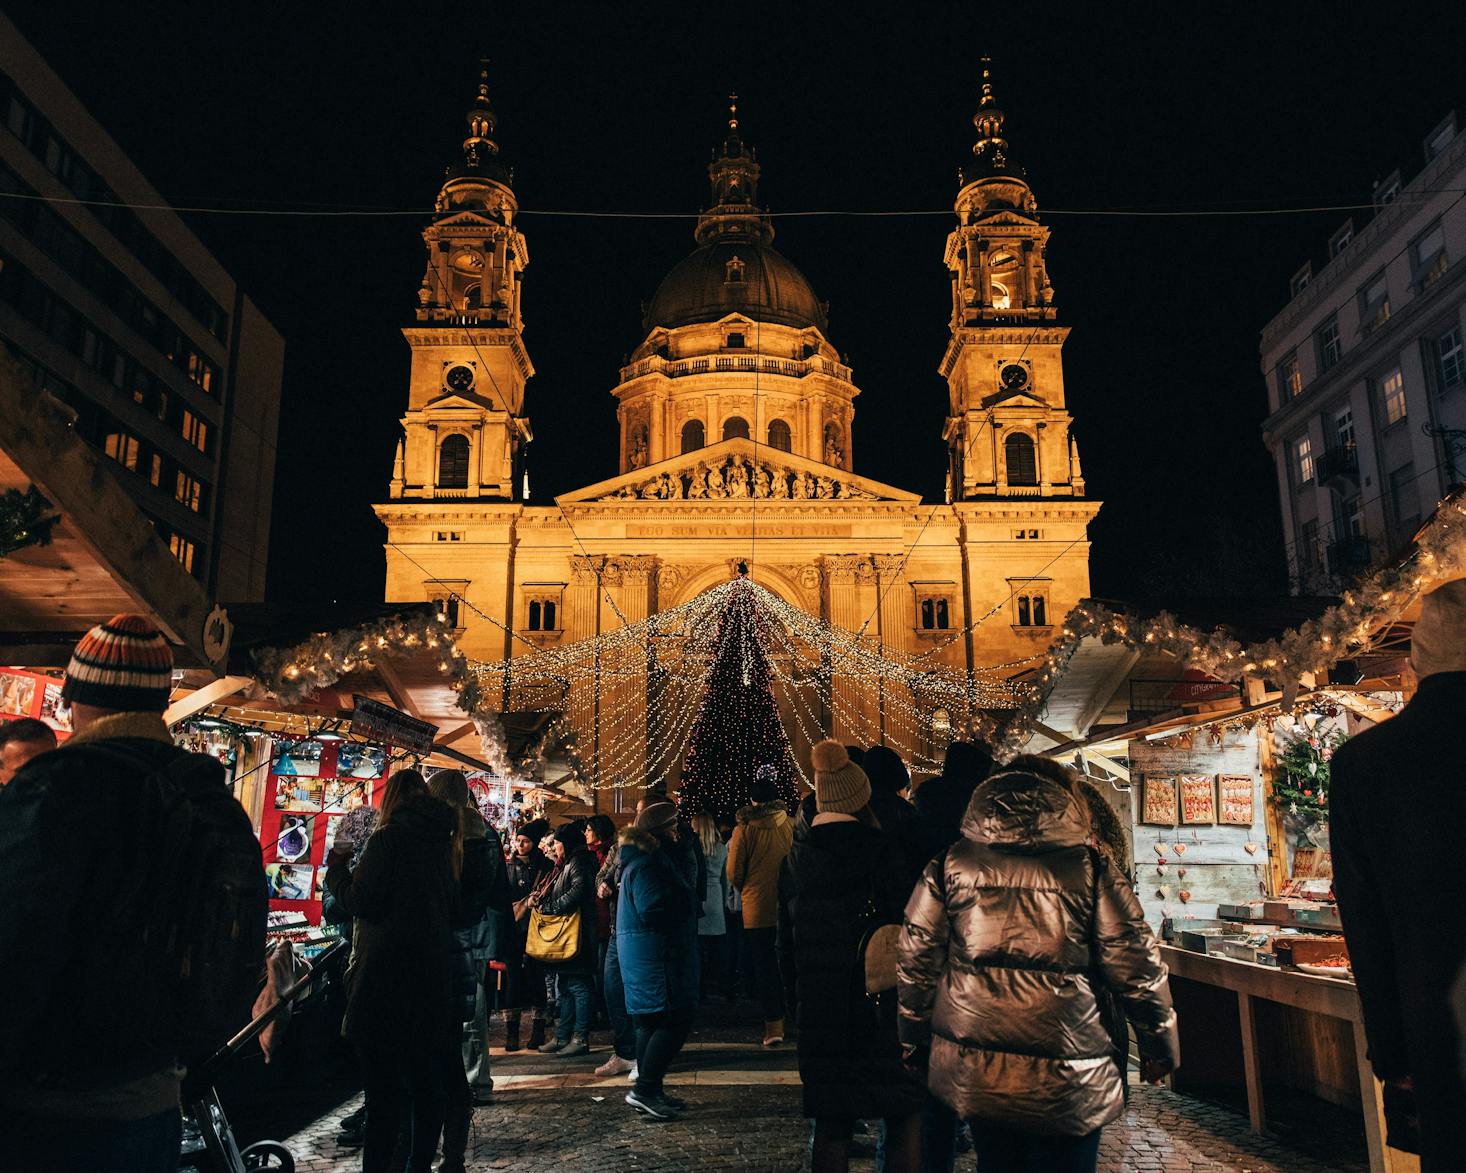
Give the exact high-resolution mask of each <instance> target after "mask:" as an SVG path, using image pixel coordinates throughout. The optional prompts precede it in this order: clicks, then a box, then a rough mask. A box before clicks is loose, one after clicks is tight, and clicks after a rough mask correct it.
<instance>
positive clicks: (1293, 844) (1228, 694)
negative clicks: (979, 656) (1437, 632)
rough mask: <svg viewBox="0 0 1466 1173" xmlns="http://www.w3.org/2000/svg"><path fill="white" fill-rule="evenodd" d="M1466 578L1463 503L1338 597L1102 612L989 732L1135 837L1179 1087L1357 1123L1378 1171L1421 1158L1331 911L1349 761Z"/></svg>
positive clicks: (1081, 612)
mask: <svg viewBox="0 0 1466 1173" xmlns="http://www.w3.org/2000/svg"><path fill="white" fill-rule="evenodd" d="M1463 574H1466V503H1463V499H1462V497H1461V496H1460V495H1459V494H1457V495H1455V496H1452V497H1450V498H1447V499H1446V500H1445V501H1444V502H1442V504H1441V505H1440V507H1439V508H1438V509H1437V511H1436V513H1435V515H1434V516H1433V517H1432V518H1431V520H1430V521H1429V522H1427V523H1426V525H1425V526H1424V527H1423V528H1422V529H1421V530H1420V532H1419V533H1418V534H1417V535H1416V537H1415V541H1414V542H1413V544H1412V545H1411V547H1410V549H1409V550H1407V551H1406V552H1405V553H1404V554H1403V555H1402V556H1401V557H1400V558H1399V559H1398V560H1396V561H1395V562H1393V563H1392V564H1391V565H1389V566H1386V567H1384V568H1382V569H1380V570H1377V571H1375V572H1373V573H1372V574H1370V575H1369V576H1367V577H1366V578H1364V579H1363V580H1361V581H1360V582H1358V583H1357V584H1355V585H1354V586H1353V587H1352V588H1351V589H1350V590H1349V591H1348V592H1347V593H1345V594H1344V595H1343V596H1342V597H1341V598H1339V599H1337V600H1327V599H1318V600H1309V599H1298V598H1294V599H1289V600H1283V601H1277V602H1272V603H1268V604H1256V603H1253V604H1237V603H1227V604H1212V605H1199V604H1197V603H1196V602H1195V601H1192V602H1191V603H1190V604H1189V608H1190V610H1189V611H1188V610H1187V609H1186V608H1176V609H1173V610H1170V611H1156V610H1154V609H1145V608H1136V607H1128V608H1127V607H1122V606H1120V605H1117V604H1112V603H1104V602H1100V601H1095V600H1086V601H1085V602H1083V603H1081V604H1080V605H1079V606H1078V607H1077V608H1076V609H1075V611H1074V612H1073V613H1072V614H1071V615H1070V616H1068V617H1067V619H1066V620H1065V623H1064V625H1063V627H1062V628H1061V631H1060V640H1059V641H1058V642H1057V643H1056V644H1055V645H1054V647H1053V648H1051V649H1050V651H1049V653H1048V655H1047V656H1046V657H1045V659H1044V661H1043V662H1042V663H1041V664H1040V665H1039V666H1038V667H1037V668H1036V670H1035V671H1034V673H1033V676H1032V680H1033V683H1034V685H1035V689H1036V697H1035V699H1034V700H1033V701H1031V702H1030V703H1029V704H1028V705H1027V706H1026V707H1024V708H1022V709H1020V711H1019V712H1018V713H1017V714H1016V715H1014V717H1013V718H1011V719H1010V720H1008V721H1006V722H1005V723H1003V724H1002V725H998V726H995V727H993V729H992V732H993V733H994V734H995V735H996V736H997V737H998V738H999V739H1000V740H1001V741H1002V742H1003V743H1004V744H1005V745H1006V746H1007V747H1008V748H1010V749H1013V748H1017V747H1019V746H1022V747H1024V748H1025V749H1027V750H1028V751H1029V752H1040V753H1044V754H1046V755H1049V756H1053V757H1056V758H1059V759H1062V760H1064V761H1066V762H1070V763H1072V764H1073V765H1074V766H1075V767H1076V768H1078V769H1079V770H1080V771H1081V772H1082V773H1084V774H1086V775H1087V776H1088V777H1089V778H1090V779H1091V781H1093V782H1094V783H1095V784H1096V785H1098V786H1099V787H1100V789H1101V790H1102V791H1103V792H1104V793H1105V794H1106V796H1107V797H1108V798H1109V799H1110V801H1111V803H1112V805H1113V806H1114V807H1115V810H1116V813H1117V815H1118V816H1119V817H1120V819H1121V822H1122V823H1123V824H1124V825H1125V826H1126V827H1127V828H1129V830H1130V846H1131V848H1132V851H1131V856H1132V860H1133V862H1132V865H1131V867H1132V873H1131V874H1132V879H1133V880H1134V882H1135V888H1136V893H1137V895H1138V896H1139V898H1140V900H1141V903H1142V905H1143V907H1144V908H1145V910H1146V913H1147V917H1148V919H1149V920H1150V921H1151V922H1152V924H1153V925H1155V927H1156V928H1157V930H1158V931H1159V932H1160V933H1161V934H1162V936H1163V938H1164V940H1165V944H1164V946H1163V953H1164V956H1165V959H1166V961H1167V964H1168V965H1169V967H1170V969H1171V974H1172V982H1171V987H1172V994H1173V997H1174V998H1175V1001H1176V1005H1177V1010H1178V1017H1179V1020H1180V1023H1181V1031H1182V1035H1183V1039H1182V1052H1183V1054H1184V1055H1185V1063H1184V1066H1183V1068H1182V1069H1181V1070H1180V1071H1179V1072H1178V1073H1177V1075H1176V1076H1175V1078H1174V1086H1175V1087H1176V1089H1177V1090H1180V1091H1187V1092H1193V1093H1196V1094H1206V1095H1219V1096H1222V1097H1224V1098H1227V1097H1234V1096H1235V1097H1240V1098H1241V1099H1243V1100H1245V1103H1246V1105H1247V1109H1248V1113H1249V1117H1250V1120H1251V1123H1252V1126H1253V1128H1254V1130H1256V1131H1259V1132H1261V1131H1263V1130H1264V1129H1265V1128H1266V1127H1267V1126H1268V1123H1269V1119H1270V1115H1269V1113H1270V1110H1277V1109H1276V1105H1278V1104H1284V1103H1286V1102H1287V1096H1286V1095H1285V1096H1282V1097H1279V1095H1278V1093H1279V1092H1280V1091H1283V1092H1286V1093H1289V1094H1296V1093H1299V1092H1302V1093H1307V1094H1311V1095H1314V1096H1318V1097H1320V1098H1322V1099H1325V1100H1328V1101H1330V1102H1332V1103H1334V1104H1336V1105H1339V1106H1340V1107H1342V1108H1345V1109H1347V1110H1352V1111H1357V1112H1358V1113H1359V1114H1360V1116H1361V1119H1362V1127H1363V1132H1364V1138H1365V1143H1366V1147H1367V1151H1368V1156H1369V1164H1370V1168H1371V1169H1372V1170H1382V1169H1409V1168H1414V1167H1416V1166H1415V1165H1414V1164H1413V1161H1414V1158H1411V1157H1409V1156H1407V1155H1406V1154H1403V1153H1399V1152H1397V1151H1396V1150H1393V1149H1388V1148H1386V1146H1385V1144H1384V1131H1383V1113H1382V1107H1381V1099H1380V1089H1379V1085H1378V1083H1377V1082H1376V1081H1375V1079H1374V1077H1373V1073H1372V1071H1371V1069H1370V1066H1369V1063H1368V1060H1367V1058H1366V1054H1365V1042H1364V1035H1363V1028H1362V1017H1361V1012H1360V1006H1359V998H1358V995H1357V993H1356V992H1355V989H1354V987H1353V983H1352V974H1351V970H1350V965H1349V951H1348V943H1347V942H1346V940H1345V939H1344V936H1343V934H1342V931H1341V925H1340V920H1339V916H1338V910H1337V906H1336V904H1335V902H1334V897H1333V888H1332V866H1331V861H1330V856H1329V836H1328V811H1329V786H1330V765H1331V760H1332V758H1333V755H1334V752H1335V751H1336V750H1337V748H1338V747H1339V746H1340V745H1341V744H1343V742H1344V741H1345V740H1347V739H1348V738H1349V737H1351V736H1354V735H1356V734H1357V733H1359V732H1360V731H1362V730H1363V729H1366V728H1369V727H1370V726H1372V725H1375V724H1378V723H1380V722H1382V721H1387V720H1389V719H1390V718H1391V717H1392V716H1393V715H1394V714H1395V713H1396V712H1398V711H1399V710H1400V709H1401V708H1402V707H1403V705H1404V704H1405V702H1406V701H1407V700H1408V698H1409V696H1410V695H1411V693H1412V692H1413V689H1414V685H1415V680H1414V676H1413V674H1412V673H1411V671H1410V668H1409V658H1408V652H1409V639H1410V628H1411V625H1412V623H1413V621H1414V618H1415V616H1416V614H1418V606H1419V599H1420V597H1421V596H1422V594H1424V593H1426V592H1428V591H1429V590H1431V589H1432V588H1433V587H1434V586H1435V585H1437V584H1439V583H1441V582H1444V581H1447V580H1450V579H1453V578H1458V577H1462V576H1463ZM1224 612H1225V613H1224Z"/></svg>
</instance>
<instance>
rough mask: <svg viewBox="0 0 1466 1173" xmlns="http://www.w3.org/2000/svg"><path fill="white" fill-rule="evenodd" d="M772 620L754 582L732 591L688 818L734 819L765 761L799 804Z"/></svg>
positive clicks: (681, 794)
mask: <svg viewBox="0 0 1466 1173" xmlns="http://www.w3.org/2000/svg"><path fill="white" fill-rule="evenodd" d="M739 585H740V586H742V585H743V584H742V583H740V584H739ZM767 622H768V620H767V618H766V617H765V616H763V615H762V614H760V613H759V611H758V609H757V607H756V606H755V601H754V597H753V584H752V583H747V589H741V590H735V591H734V592H733V594H732V597H731V598H730V599H729V600H728V604H727V606H726V607H724V609H723V614H722V615H721V616H720V617H719V620H718V638H717V642H716V644H715V645H714V649H713V665H712V668H711V669H710V671H709V672H708V676H707V683H706V684H705V685H704V688H703V694H702V699H701V701H700V703H699V705H698V710H697V716H696V718H695V719H694V721H693V725H692V734H691V737H690V738H689V741H688V747H687V759H686V762H685V764H684V765H683V769H682V784H681V786H680V787H679V788H678V791H677V804H678V808H679V810H680V812H681V814H682V815H683V817H684V818H689V819H690V818H691V817H692V816H693V815H696V814H699V813H702V812H707V813H709V814H711V815H713V816H714V817H715V818H717V819H718V820H720V821H722V820H729V821H731V820H732V818H733V816H734V814H735V813H736V812H737V810H738V808H739V807H742V806H746V805H748V802H749V795H748V788H749V784H750V783H751V782H752V781H753V777H754V772H755V771H756V770H758V769H759V768H760V767H762V766H770V767H772V768H773V769H774V771H775V772H776V773H777V775H778V788H779V797H780V798H782V799H783V800H784V802H785V803H786V804H787V805H788V807H789V808H790V810H791V811H792V810H793V808H794V803H795V801H796V799H797V797H798V795H797V791H796V789H795V784H794V779H795V776H796V774H795V767H794V751H793V749H792V748H791V747H790V745H789V737H788V735H787V734H786V733H785V732H784V725H783V722H782V721H781V720H780V717H779V705H778V702H777V701H776V700H775V699H774V688H773V676H772V673H771V671H770V668H769V660H768V655H767V653H766V651H765V640H766V638H767V633H766V632H765V631H764V630H763V627H764V625H765V624H766V623H767Z"/></svg>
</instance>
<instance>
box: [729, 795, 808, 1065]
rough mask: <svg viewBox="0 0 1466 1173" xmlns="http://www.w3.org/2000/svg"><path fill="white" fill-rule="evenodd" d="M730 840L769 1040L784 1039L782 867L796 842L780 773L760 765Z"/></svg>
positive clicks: (732, 877)
mask: <svg viewBox="0 0 1466 1173" xmlns="http://www.w3.org/2000/svg"><path fill="white" fill-rule="evenodd" d="M748 793H749V797H750V798H751V799H752V800H753V801H752V803H751V805H749V806H746V807H744V808H743V809H742V810H740V811H739V812H738V824H737V826H735V827H734V828H733V838H732V839H731V840H730V841H729V843H728V882H729V883H730V884H732V885H733V887H735V888H737V889H738V892H739V894H740V895H741V897H742V899H743V931H744V932H745V933H746V934H747V938H748V944H749V949H750V952H751V953H752V956H753V972H754V977H755V978H756V980H757V982H758V993H759V1001H760V1002H761V1003H762V1004H763V1012H764V1046H766V1047H777V1046H778V1045H779V1044H780V1043H782V1042H783V1041H784V988H783V984H782V983H781V981H780V979H779V961H778V956H777V953H776V951H775V942H776V940H777V937H778V931H779V927H778V926H779V867H780V865H781V864H782V863H783V862H784V857H785V856H786V855H788V854H789V848H790V846H791V845H792V844H793V843H794V824H793V823H792V822H791V821H790V819H789V812H788V811H787V810H785V809H784V804H783V802H781V801H780V800H779V790H778V776H777V774H776V773H775V771H774V768H773V767H772V766H760V767H759V768H758V771H757V772H756V773H755V774H754V779H753V785H751V786H750V787H749V788H748Z"/></svg>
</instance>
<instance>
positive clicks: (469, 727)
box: [438, 721, 478, 745]
mask: <svg viewBox="0 0 1466 1173" xmlns="http://www.w3.org/2000/svg"><path fill="white" fill-rule="evenodd" d="M477 732H478V726H477V725H475V724H474V723H473V722H472V721H467V722H465V723H464V724H462V725H460V726H458V728H457V729H450V730H448V732H446V733H440V734H438V744H439V745H452V744H453V743H454V742H455V741H457V740H458V739H459V738H460V737H467V736H468V735H469V734H470V733H477Z"/></svg>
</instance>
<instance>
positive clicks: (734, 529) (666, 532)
mask: <svg viewBox="0 0 1466 1173" xmlns="http://www.w3.org/2000/svg"><path fill="white" fill-rule="evenodd" d="M757 532H758V536H759V537H761V538H848V537H851V536H853V534H854V527H853V526H849V525H831V524H829V523H827V522H811V523H810V524H809V525H797V524H793V523H790V522H765V521H764V520H762V519H760V520H759V521H758V529H757ZM748 534H749V526H748V525H746V524H738V525H716V524H710V523H707V522H701V521H699V522H676V521H668V522H663V523H660V524H657V525H636V524H631V525H628V526H627V527H626V536H627V537H628V538H743V537H747V536H748Z"/></svg>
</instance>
